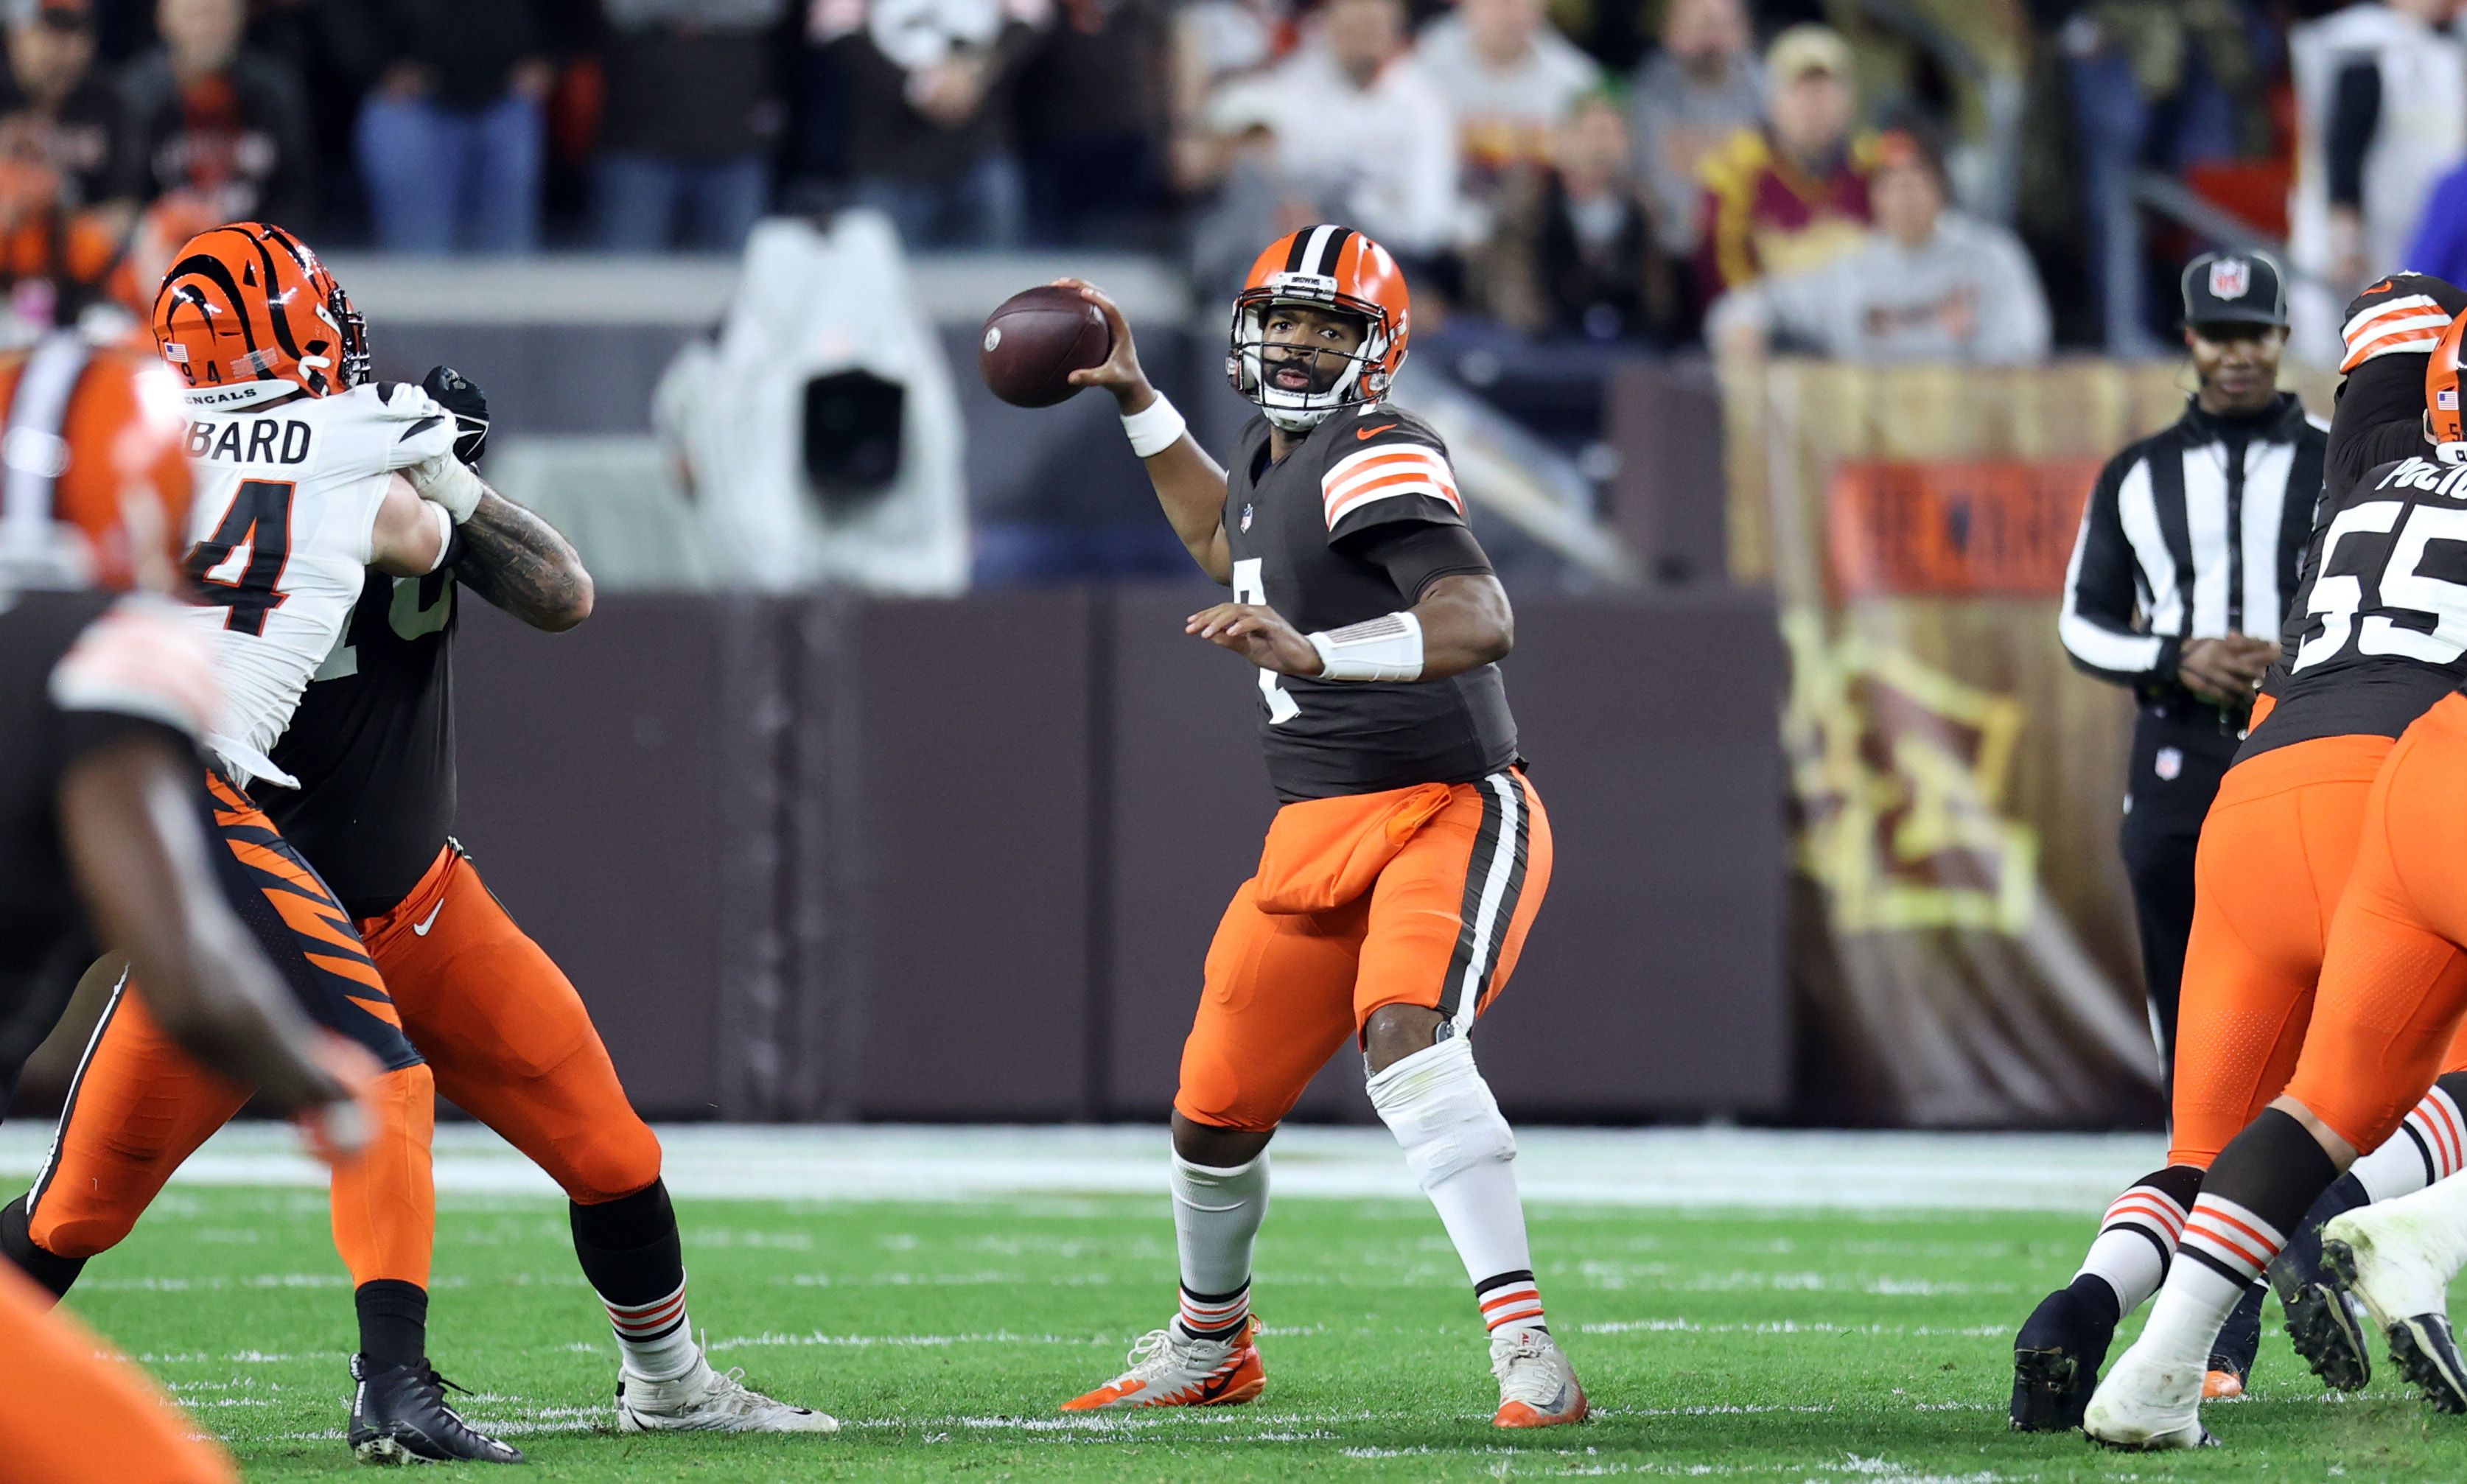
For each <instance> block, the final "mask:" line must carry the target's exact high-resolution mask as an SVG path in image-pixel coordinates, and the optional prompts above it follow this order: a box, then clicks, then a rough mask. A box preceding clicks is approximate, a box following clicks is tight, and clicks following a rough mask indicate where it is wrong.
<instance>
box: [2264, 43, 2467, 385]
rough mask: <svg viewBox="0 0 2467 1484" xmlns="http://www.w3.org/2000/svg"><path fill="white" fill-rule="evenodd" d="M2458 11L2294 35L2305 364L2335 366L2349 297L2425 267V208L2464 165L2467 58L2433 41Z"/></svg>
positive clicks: (2298, 336) (2297, 322) (2299, 322)
mask: <svg viewBox="0 0 2467 1484" xmlns="http://www.w3.org/2000/svg"><path fill="white" fill-rule="evenodd" d="M2457 9H2458V7H2457V0H2390V3H2388V4H2387V5H2379V4H2366V5H2351V6H2348V7H2347V8H2346V9H2344V10H2343V11H2339V12H2338V13H2336V14H2334V15H2330V16H2327V17H2325V18H2323V19H2322V20H2320V21H2317V22H2315V23H2314V24H2312V25H2309V26H2299V27H2297V28H2296V29H2295V30H2294V31H2292V32H2291V33H2290V34H2289V36H2288V51H2289V60H2290V61H2291V62H2292V64H2293V70H2294V72H2295V74H2296V107H2297V167H2296V189H2295V190H2294V191H2291V192H2290V194H2289V200H2288V222H2287V225H2288V256H2289V258H2290V259H2292V265H2293V266H2294V267H2295V269H2296V271H2297V278H2298V281H2299V285H2300V290H2299V292H2298V293H2297V295H2295V296H2294V297H2293V298H2292V300H2291V302H2290V304H2289V306H2288V307H2289V310H2290V323H2291V326H2292V328H2291V330H2290V333H2289V349H2291V350H2293V351H2294V352H2295V353H2296V354H2297V355H2299V356H2302V357H2304V358H2306V359H2309V360H2312V361H2315V362H2319V363H2322V364H2328V365H2336V364H2337V363H2338V360H2339V356H2340V344H2339V321H2340V318H2341V316H2342V315H2343V313H2344V310H2345V304H2346V300H2347V297H2348V296H2349V295H2350V294H2351V293H2352V292H2353V291H2354V290H2356V289H2357V288H2359V287H2361V286H2363V284H2364V283H2365V281H2366V280H2368V279H2371V278H2373V277H2376V276H2377V275H2380V274H2385V273H2391V272H2395V271H2397V270H2398V269H2401V268H2417V267H2424V266H2425V265H2423V264H2419V263H2417V262H2415V261H2413V260H2412V259H2410V258H2409V257H2408V256H2407V253H2408V249H2409V248H2410V247H2412V246H2413V245H2414V243H2415V237H2416V227H2417V224H2418V223H2419V222H2420V221H2421V220H2422V219H2423V215H2424V207H2425V202H2426V200H2427V198H2428V197H2430V196H2431V195H2432V193H2433V186H2434V185H2435V183H2436V182H2438V181H2439V180H2440V178H2441V176H2442V174H2443V173H2444V172H2445V171H2447V170H2449V169H2451V168H2452V167H2453V166H2456V164H2458V162H2459V157H2460V155H2461V154H2467V48H2462V47H2460V46H2459V44H2458V43H2457V42H2456V41H2455V40H2453V39H2452V38H2451V37H2450V36H2448V35H2446V34H2443V33H2442V32H2441V31H2440V30H2439V29H2437V28H2441V27H2445V26H2447V25H2448V24H2449V23H2450V20H2451V17H2452V16H2453V14H2454V13H2455V12H2456V11H2457ZM2428 271H2429V270H2428ZM2307 277H2310V278H2314V279H2319V280H2320V282H2319V283H2318V284H2316V283H2304V282H2302V281H2303V280H2304V279H2305V278H2307Z"/></svg>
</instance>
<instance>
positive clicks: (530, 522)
mask: <svg viewBox="0 0 2467 1484" xmlns="http://www.w3.org/2000/svg"><path fill="white" fill-rule="evenodd" d="M461 529H462V534H463V555H462V556H461V558H460V559H458V560H457V561H456V562H455V564H454V575H455V579H456V580H457V581H459V582H461V583H462V584H463V585H464V587H467V588H469V589H470V590H471V591H472V592H474V593H477V594H479V595H480V596H482V597H485V598H487V600H488V601H490V602H492V603H494V604H496V605H497V606H498V607H500V608H502V609H504V610H505V611H506V612H508V613H509V614H512V615H513V616H514V617H515V618H520V619H522V620H523V621H524V622H525V623H528V624H530V625H531V626H532V628H535V629H545V630H547V631H548V632H549V633H552V634H556V633H562V632H564V631H565V630H567V629H570V628H572V627H574V626H575V625H576V624H577V623H580V622H581V621H582V620H583V619H585V618H590V617H591V573H587V572H585V571H583V570H582V558H581V557H580V556H578V555H577V554H575V550H574V547H573V545H572V543H570V542H568V541H567V540H566V539H565V538H564V537H563V536H561V535H558V534H557V532H556V528H555V527H554V526H551V525H550V524H549V523H548V522H546V521H544V520H541V519H540V518H539V517H538V516H536V515H534V514H532V512H531V511H529V510H526V509H524V508H523V507H522V506H518V505H516V504H514V503H513V502H512V501H510V500H509V499H507V498H506V497H505V496H503V495H500V494H498V493H497V492H496V491H495V490H493V489H492V490H489V491H488V492H487V494H485V495H483V496H482V497H481V499H480V505H479V508H477V509H475V510H473V511H472V512H471V518H470V519H469V520H467V521H464V523H463V525H462V528H461Z"/></svg>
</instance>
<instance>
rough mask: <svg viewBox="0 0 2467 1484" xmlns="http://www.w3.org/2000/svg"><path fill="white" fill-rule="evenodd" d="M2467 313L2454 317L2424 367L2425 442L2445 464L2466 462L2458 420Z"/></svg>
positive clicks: (2466, 445)
mask: <svg viewBox="0 0 2467 1484" xmlns="http://www.w3.org/2000/svg"><path fill="white" fill-rule="evenodd" d="M2462 336H2467V314H2460V315H2457V316H2456V317H2455V318H2453V319H2452V320H2451V322H2450V327H2449V328H2448V329H2446V330H2443V331H2442V332H2441V342H2440V344H2438V345H2436V346H2434V347H2433V355H2432V358H2431V359H2430V360H2429V361H2428V362H2427V363H2426V365H2425V368H2424V440H2425V441H2426V442H2428V443H2431V444H2432V445H2433V454H2434V455H2435V457H2437V458H2439V459H2440V461H2442V462H2443V463H2467V431H2462V429H2461V427H2460V421H2459V413H2458V399H2459V393H2460V388H2459V366H2458V350H2459V341H2460V339H2461V338H2462Z"/></svg>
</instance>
